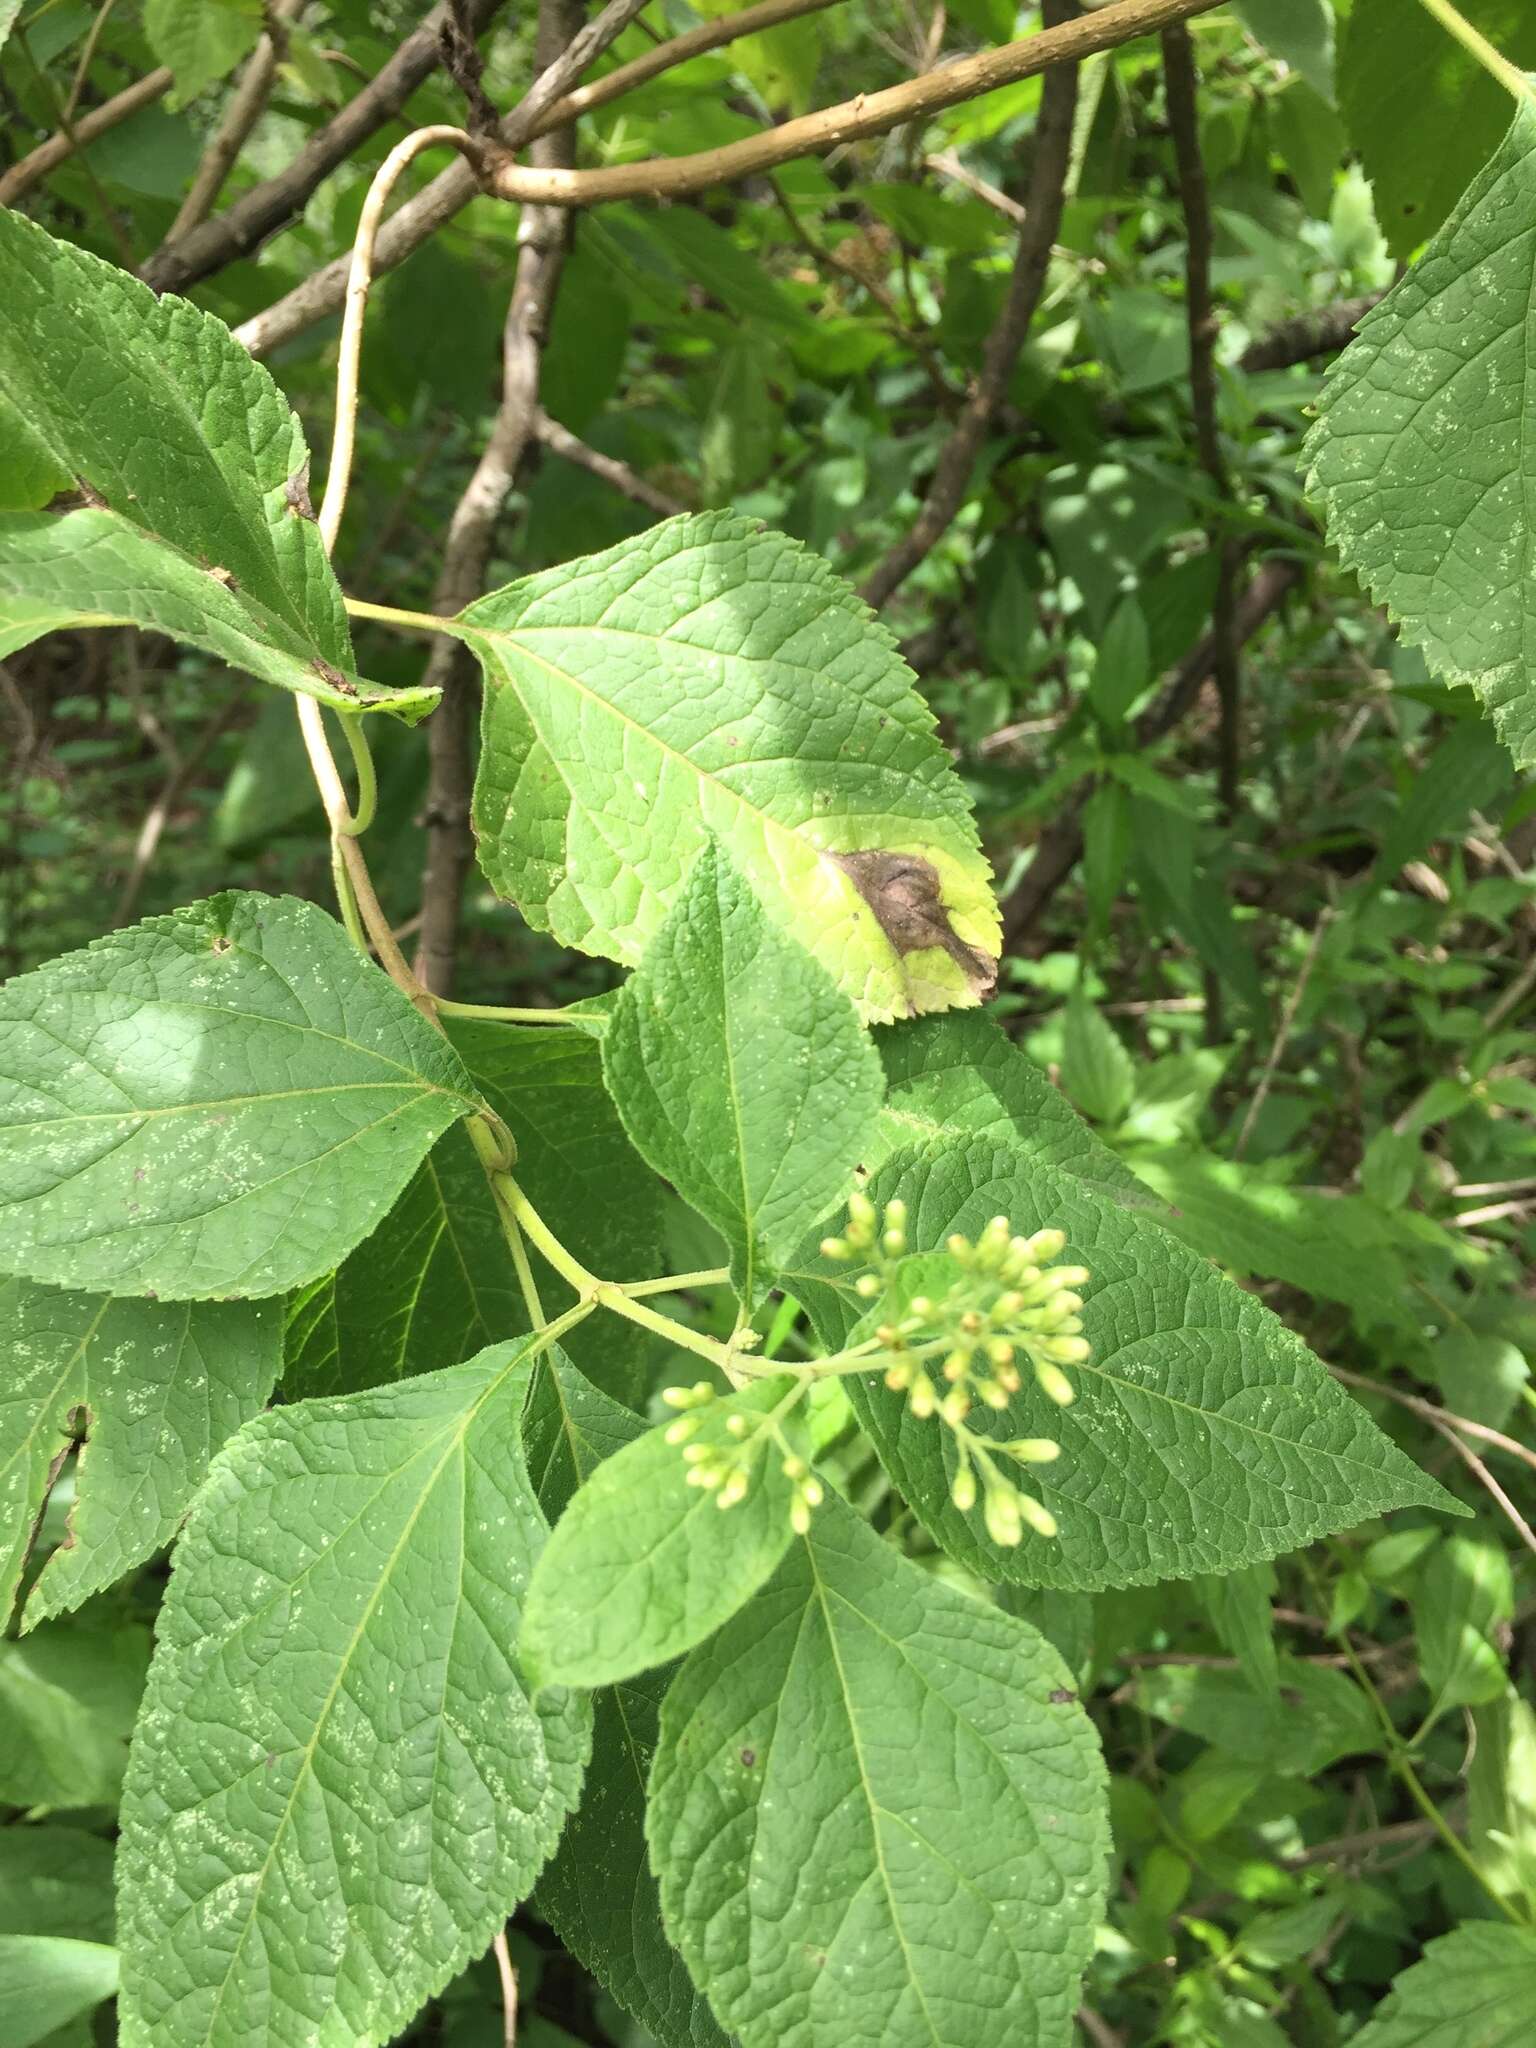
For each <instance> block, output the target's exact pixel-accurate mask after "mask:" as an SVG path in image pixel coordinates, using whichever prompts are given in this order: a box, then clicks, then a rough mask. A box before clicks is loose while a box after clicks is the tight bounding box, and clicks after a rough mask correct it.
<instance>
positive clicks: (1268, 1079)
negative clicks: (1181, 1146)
mask: <svg viewBox="0 0 1536 2048" xmlns="http://www.w3.org/2000/svg"><path fill="white" fill-rule="evenodd" d="M1334 916H1335V912H1334V909H1333V906H1332V905H1331V904H1326V905H1324V907H1323V909H1322V911H1321V912H1320V913H1319V915H1318V920H1317V923H1316V924H1315V925H1314V926H1313V928H1312V939H1311V943H1310V944H1309V945H1308V947H1307V952H1306V958H1305V959H1304V960H1303V961H1302V963H1301V972H1300V973H1299V974H1298V975H1297V977H1296V982H1295V986H1294V987H1293V988H1292V990H1291V992H1290V994H1289V995H1288V996H1287V997H1286V999H1285V1008H1284V1009H1283V1010H1282V1011H1281V1013H1280V1025H1279V1029H1278V1030H1277V1031H1276V1032H1275V1037H1274V1043H1273V1044H1272V1045H1271V1046H1270V1048H1269V1057H1268V1059H1266V1060H1265V1062H1264V1071H1263V1072H1262V1073H1261V1074H1260V1076H1259V1081H1258V1086H1257V1087H1256V1088H1255V1089H1254V1091H1253V1094H1252V1096H1251V1097H1250V1099H1249V1103H1248V1110H1247V1114H1246V1115H1245V1116H1244V1118H1243V1122H1242V1128H1241V1129H1240V1130H1239V1131H1238V1134H1237V1141H1236V1143H1235V1144H1234V1145H1233V1147H1232V1157H1233V1158H1234V1159H1241V1158H1242V1156H1243V1151H1244V1148H1245V1147H1246V1145H1247V1143H1248V1140H1249V1138H1250V1137H1251V1135H1252V1133H1253V1127H1254V1124H1255V1123H1256V1122H1257V1120H1258V1115H1259V1111H1260V1110H1261V1109H1262V1108H1263V1107H1264V1103H1265V1099H1266V1098H1267V1096H1268V1094H1269V1091H1270V1088H1271V1087H1272V1085H1273V1083H1274V1079H1275V1070H1276V1068H1277V1067H1278V1066H1279V1064H1280V1061H1281V1058H1282V1057H1283V1055H1284V1052H1285V1048H1286V1047H1287V1045H1289V1043H1290V1040H1291V1033H1292V1031H1293V1030H1294V1029H1295V1026H1296V1013H1297V1012H1298V1011H1299V1010H1300V1008H1301V1000H1302V997H1303V996H1304V995H1305V994H1306V992H1307V983H1308V982H1309V981H1310V980H1311V979H1312V970H1313V968H1314V967H1315V966H1316V965H1317V956H1318V952H1319V950H1320V949H1321V947H1322V943H1323V935H1324V933H1325V932H1326V931H1327V929H1328V927H1329V925H1330V924H1332V922H1333V919H1334Z"/></svg>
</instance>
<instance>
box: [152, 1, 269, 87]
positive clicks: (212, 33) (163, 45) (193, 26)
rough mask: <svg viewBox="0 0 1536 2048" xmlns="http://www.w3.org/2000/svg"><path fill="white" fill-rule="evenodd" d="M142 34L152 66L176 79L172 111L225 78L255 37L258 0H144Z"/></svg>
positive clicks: (258, 31)
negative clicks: (192, 1)
mask: <svg viewBox="0 0 1536 2048" xmlns="http://www.w3.org/2000/svg"><path fill="white" fill-rule="evenodd" d="M144 34H145V37H146V39H147V41H148V43H149V47H150V49H151V50H152V51H153V52H154V55H155V61H156V62H157V63H160V64H164V65H167V66H168V67H169V68H170V69H171V70H172V71H174V72H175V74H176V88H175V91H174V93H173V94H172V96H171V98H170V100H169V102H168V104H169V106H170V107H171V109H172V111H175V110H176V109H178V108H181V107H184V106H185V105H186V104H187V102H188V100H194V99H196V98H197V96H198V94H199V93H200V92H201V91H202V90H203V88H204V87H205V86H209V85H212V84H213V83H214V82H215V81H216V80H217V79H220V78H227V77H228V76H229V74H230V72H231V71H233V70H234V68H235V66H236V65H237V64H238V63H239V62H240V60H241V58H242V57H245V56H248V55H249V54H250V52H251V51H252V50H253V49H254V48H255V46H256V39H257V37H258V36H259V35H260V34H261V0H197V4H196V5H195V6H190V7H189V6H188V5H187V0H144Z"/></svg>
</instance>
